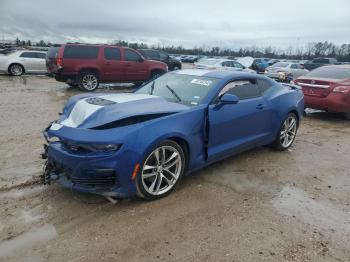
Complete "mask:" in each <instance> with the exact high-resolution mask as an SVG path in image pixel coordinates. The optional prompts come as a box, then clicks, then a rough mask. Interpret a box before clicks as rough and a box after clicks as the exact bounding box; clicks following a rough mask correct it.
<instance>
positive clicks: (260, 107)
mask: <svg viewBox="0 0 350 262" xmlns="http://www.w3.org/2000/svg"><path fill="white" fill-rule="evenodd" d="M264 107H265V105H264V104H258V105H257V106H256V109H259V110H261V109H264Z"/></svg>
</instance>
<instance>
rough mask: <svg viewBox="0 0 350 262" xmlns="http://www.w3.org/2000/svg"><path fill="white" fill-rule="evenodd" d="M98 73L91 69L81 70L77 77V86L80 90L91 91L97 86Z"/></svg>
mask: <svg viewBox="0 0 350 262" xmlns="http://www.w3.org/2000/svg"><path fill="white" fill-rule="evenodd" d="M98 85H99V79H98V75H97V74H96V73H95V72H93V71H83V72H82V73H80V75H79V78H78V87H79V89H80V90H82V91H87V92H93V91H95V90H96V89H97V88H98Z"/></svg>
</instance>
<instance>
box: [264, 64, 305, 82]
mask: <svg viewBox="0 0 350 262" xmlns="http://www.w3.org/2000/svg"><path fill="white" fill-rule="evenodd" d="M308 72H309V70H307V69H304V68H302V66H301V65H300V64H299V63H287V62H278V63H276V64H273V65H272V66H269V67H267V68H266V70H265V75H266V76H268V77H270V78H273V79H275V80H278V81H282V82H288V83H289V82H290V81H292V80H293V79H296V78H298V77H299V76H302V75H305V74H307V73H308Z"/></svg>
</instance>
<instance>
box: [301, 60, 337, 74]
mask: <svg viewBox="0 0 350 262" xmlns="http://www.w3.org/2000/svg"><path fill="white" fill-rule="evenodd" d="M337 64H339V63H338V60H337V59H335V58H328V57H319V58H315V59H313V60H311V61H307V62H306V63H305V64H304V66H305V68H306V69H307V70H310V71H311V70H314V69H316V68H318V67H320V66H324V65H337Z"/></svg>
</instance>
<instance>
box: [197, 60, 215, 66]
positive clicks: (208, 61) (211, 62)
mask: <svg viewBox="0 0 350 262" xmlns="http://www.w3.org/2000/svg"><path fill="white" fill-rule="evenodd" d="M218 62H219V60H216V59H201V60H199V61H198V63H199V64H205V65H215V64H216V63H218Z"/></svg>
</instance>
